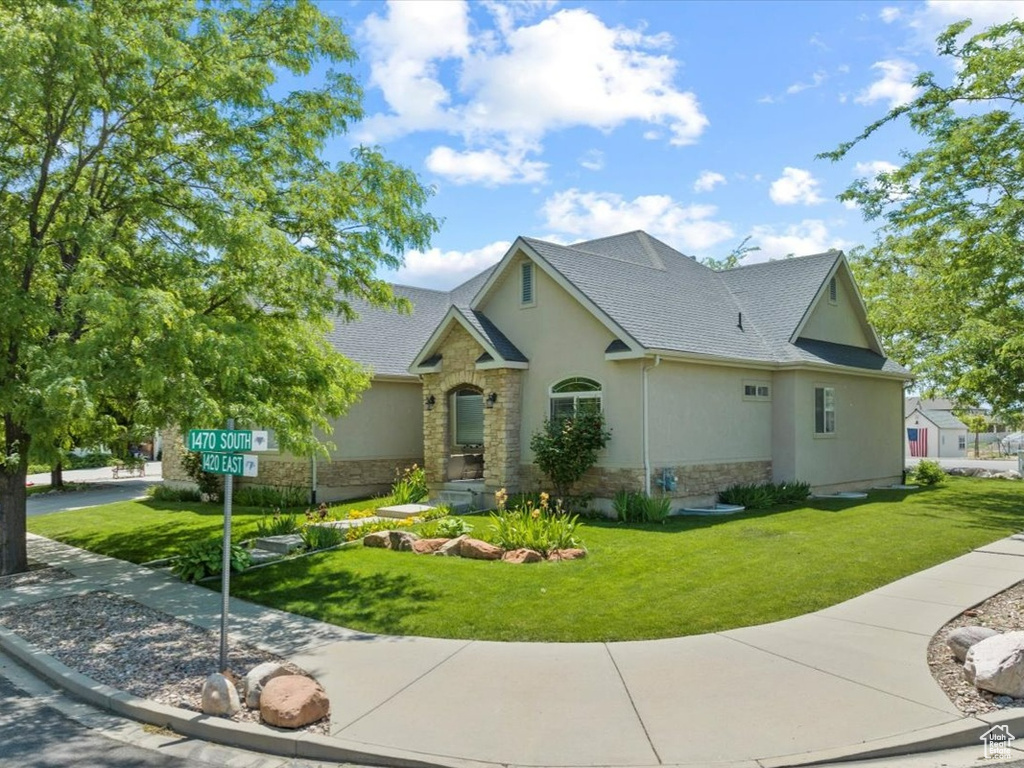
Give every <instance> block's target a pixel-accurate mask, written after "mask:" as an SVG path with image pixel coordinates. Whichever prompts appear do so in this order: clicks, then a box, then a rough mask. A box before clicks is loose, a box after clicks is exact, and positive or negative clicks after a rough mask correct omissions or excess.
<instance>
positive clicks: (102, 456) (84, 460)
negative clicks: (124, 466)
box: [44, 451, 116, 471]
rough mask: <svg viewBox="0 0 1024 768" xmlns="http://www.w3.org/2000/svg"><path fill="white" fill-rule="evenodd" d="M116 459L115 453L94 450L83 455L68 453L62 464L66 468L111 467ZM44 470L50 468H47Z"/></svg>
mask: <svg viewBox="0 0 1024 768" xmlns="http://www.w3.org/2000/svg"><path fill="white" fill-rule="evenodd" d="M115 461H116V459H115V458H114V456H113V454H110V453H99V452H98V451H93V452H92V453H86V454H82V455H81V456H78V455H77V454H74V453H68V454H66V455H65V457H64V460H63V461H62V462H61V466H62V467H63V468H64V469H98V468H99V467H109V466H111V465H112V464H113V463H114V462H115ZM44 471H49V470H48V469H47V470H44Z"/></svg>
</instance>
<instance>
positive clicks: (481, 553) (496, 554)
mask: <svg viewBox="0 0 1024 768" xmlns="http://www.w3.org/2000/svg"><path fill="white" fill-rule="evenodd" d="M504 552H505V550H503V549H502V548H501V547H496V546H494V545H493V544H488V543H487V542H486V541H480V539H463V541H462V546H461V547H459V554H460V555H461V556H462V557H467V558H469V559H470V560H501V556H502V554H504Z"/></svg>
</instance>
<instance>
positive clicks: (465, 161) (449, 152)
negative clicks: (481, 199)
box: [426, 146, 548, 186]
mask: <svg viewBox="0 0 1024 768" xmlns="http://www.w3.org/2000/svg"><path fill="white" fill-rule="evenodd" d="M525 155H526V153H525V151H524V150H522V149H519V150H515V149H514V150H510V151H508V152H505V153H501V152H499V151H497V150H494V149H483V150H467V151H465V152H459V151H457V150H454V149H452V148H451V147H446V146H440V147H434V149H433V150H431V152H430V154H429V155H428V156H427V160H426V164H427V168H428V169H429V170H430V171H431V172H432V173H436V174H438V175H439V176H444V177H445V178H446V179H448V180H450V181H453V182H454V183H456V184H484V185H485V186H495V185H497V184H536V183H538V182H541V181H543V180H544V174H545V172H546V170H547V167H548V165H547V163H542V162H539V161H537V160H527V159H526V156H525Z"/></svg>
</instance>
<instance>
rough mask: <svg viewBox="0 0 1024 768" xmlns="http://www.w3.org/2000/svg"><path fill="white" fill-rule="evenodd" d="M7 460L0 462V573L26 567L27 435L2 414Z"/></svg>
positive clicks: (8, 417) (13, 571) (22, 569)
mask: <svg viewBox="0 0 1024 768" xmlns="http://www.w3.org/2000/svg"><path fill="white" fill-rule="evenodd" d="M4 436H5V438H6V443H5V445H6V446H7V453H8V457H7V458H8V462H7V463H6V464H4V465H2V466H0V576H6V575H8V574H11V573H21V572H23V571H27V570H28V550H27V547H26V545H25V500H26V494H25V478H26V477H27V476H28V442H29V437H28V435H27V434H26V433H25V430H24V429H22V428H21V427H20V426H19V425H17V424H15V423H14V421H13V420H12V418H11V417H10V416H9V415H7V416H5V417H4Z"/></svg>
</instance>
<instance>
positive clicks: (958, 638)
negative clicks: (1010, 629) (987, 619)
mask: <svg viewBox="0 0 1024 768" xmlns="http://www.w3.org/2000/svg"><path fill="white" fill-rule="evenodd" d="M998 634H999V633H998V632H996V631H995V630H994V629H990V628H989V627H959V628H957V629H954V630H953V631H952V632H950V633H949V634H948V635H946V645H947V646H949V650H951V651H952V652H953V656H954V657H955V658H956V660H957V661H959V662H960V663H961V664H963V663H964V660H965V659H966V658H967V651H969V650H970V649H971V646H972V645H974V644H975V643H980V642H981V641H982V640H985V639H986V638H989V637H992V636H994V635H998Z"/></svg>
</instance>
